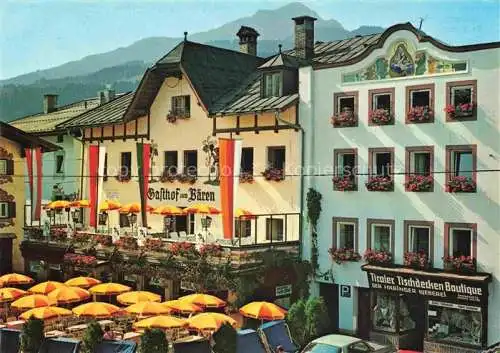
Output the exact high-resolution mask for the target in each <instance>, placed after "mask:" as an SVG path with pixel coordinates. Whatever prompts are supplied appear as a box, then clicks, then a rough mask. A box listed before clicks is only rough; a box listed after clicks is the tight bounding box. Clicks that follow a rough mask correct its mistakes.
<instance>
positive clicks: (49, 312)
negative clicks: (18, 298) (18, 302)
mask: <svg viewBox="0 0 500 353" xmlns="http://www.w3.org/2000/svg"><path fill="white" fill-rule="evenodd" d="M72 314H73V313H72V312H71V310H68V309H64V308H58V307H57V306H45V307H42V308H34V309H30V310H28V311H25V312H24V313H22V314H21V315H19V318H20V319H23V320H28V319H29V318H32V317H34V318H36V319H40V320H45V319H50V318H53V317H60V316H69V315H72Z"/></svg>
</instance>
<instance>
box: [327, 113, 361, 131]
mask: <svg viewBox="0 0 500 353" xmlns="http://www.w3.org/2000/svg"><path fill="white" fill-rule="evenodd" d="M357 121H358V119H357V118H356V115H355V114H354V112H353V111H352V110H345V111H343V112H340V113H338V114H336V115H334V116H332V117H331V118H330V122H331V123H332V125H333V127H349V126H356V123H357Z"/></svg>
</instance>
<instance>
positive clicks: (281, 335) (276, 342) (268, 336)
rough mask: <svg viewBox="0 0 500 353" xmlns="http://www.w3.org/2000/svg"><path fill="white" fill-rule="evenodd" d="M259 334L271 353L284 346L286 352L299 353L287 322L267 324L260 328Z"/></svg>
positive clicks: (280, 321)
mask: <svg viewBox="0 0 500 353" xmlns="http://www.w3.org/2000/svg"><path fill="white" fill-rule="evenodd" d="M258 332H259V335H260V337H261V339H262V342H264V345H265V346H266V348H267V349H268V351H269V352H275V351H276V347H278V346H282V347H283V348H284V350H285V352H290V353H294V352H298V349H299V348H298V347H297V345H295V343H294V342H293V339H292V336H291V335H290V330H289V329H288V325H287V324H286V322H285V321H283V320H279V321H270V322H266V323H265V324H262V325H261V326H260V327H259V329H258Z"/></svg>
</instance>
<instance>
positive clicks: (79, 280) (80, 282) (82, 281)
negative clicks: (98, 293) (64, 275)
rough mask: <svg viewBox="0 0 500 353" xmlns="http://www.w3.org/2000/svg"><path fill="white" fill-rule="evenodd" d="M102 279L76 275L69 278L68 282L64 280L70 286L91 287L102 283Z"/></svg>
mask: <svg viewBox="0 0 500 353" xmlns="http://www.w3.org/2000/svg"><path fill="white" fill-rule="evenodd" d="M100 283H101V281H99V280H98V279H95V278H92V277H75V278H71V279H68V280H67V281H66V282H64V284H65V285H67V286H69V287H80V288H85V289H87V288H90V287H92V286H95V285H97V284H100Z"/></svg>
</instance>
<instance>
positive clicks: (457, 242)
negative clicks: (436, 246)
mask: <svg viewBox="0 0 500 353" xmlns="http://www.w3.org/2000/svg"><path fill="white" fill-rule="evenodd" d="M444 236H445V239H444V242H445V244H444V246H445V249H444V250H445V256H453V257H459V256H471V257H473V258H476V257H477V225H476V224H475V223H445V234H444Z"/></svg>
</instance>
